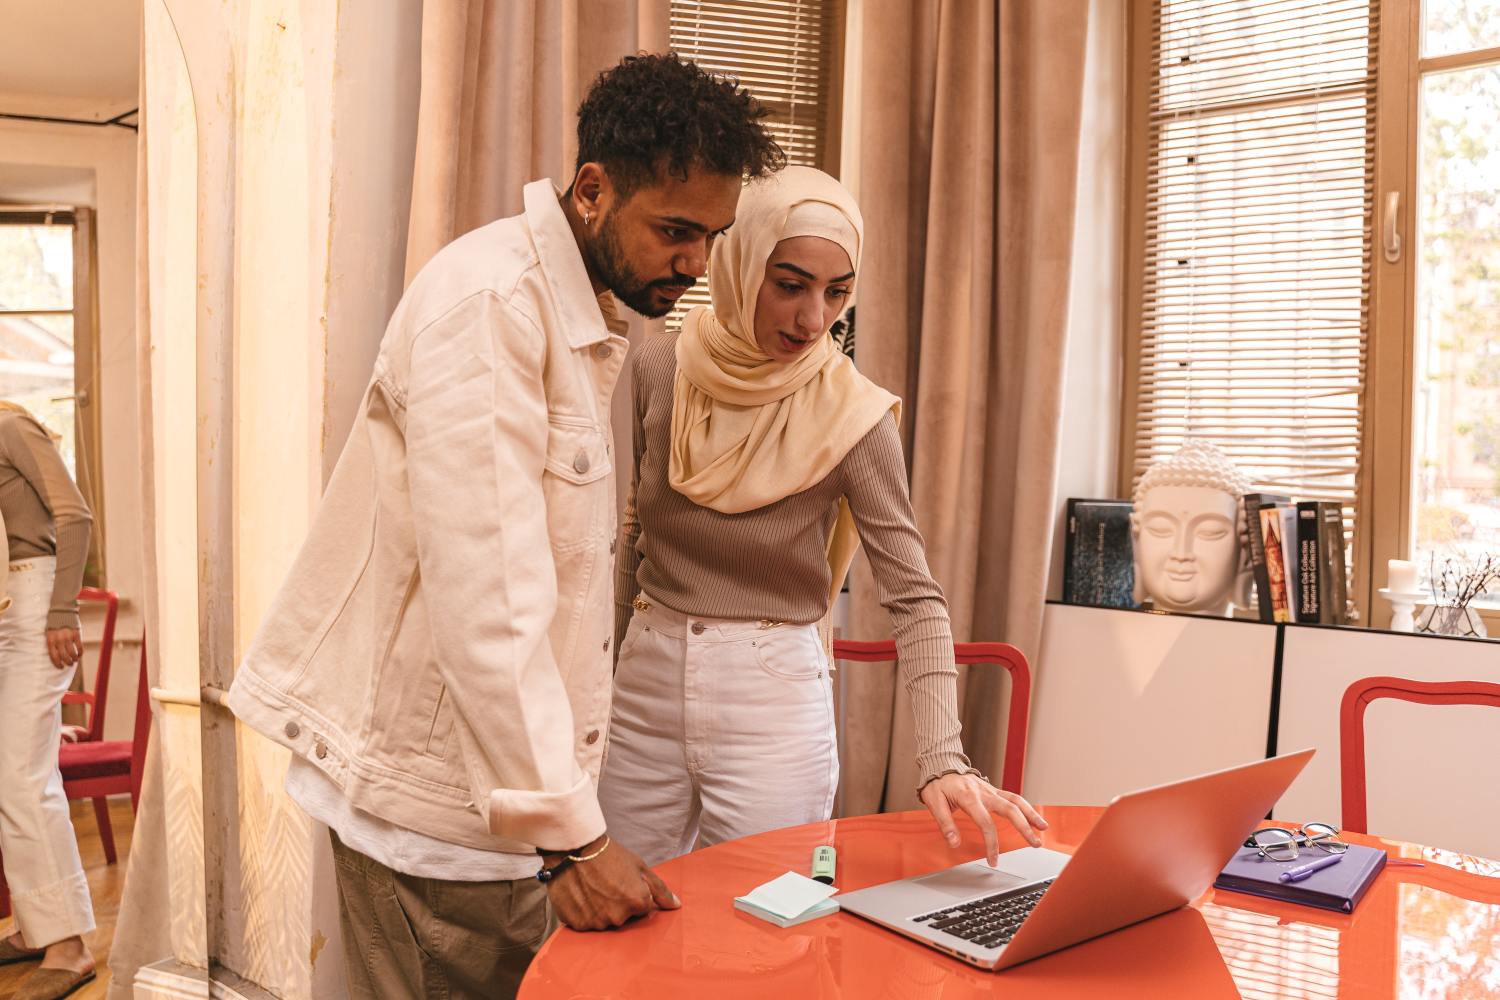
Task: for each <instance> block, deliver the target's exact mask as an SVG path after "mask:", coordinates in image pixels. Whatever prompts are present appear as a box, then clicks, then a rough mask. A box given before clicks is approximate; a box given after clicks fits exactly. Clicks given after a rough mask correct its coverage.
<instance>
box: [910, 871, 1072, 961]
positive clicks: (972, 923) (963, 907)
mask: <svg viewBox="0 0 1500 1000" xmlns="http://www.w3.org/2000/svg"><path fill="white" fill-rule="evenodd" d="M1050 885H1052V879H1048V880H1047V881H1045V882H1043V883H1041V884H1040V885H1038V886H1037V887H1036V888H1035V889H1029V890H1027V891H1026V892H1021V893H996V894H995V895H993V896H985V897H983V898H981V899H971V900H969V902H967V903H960V904H959V905H957V906H950V907H948V908H947V909H946V910H934V911H933V912H931V913H924V914H922V915H921V916H919V917H912V920H914V921H916V922H917V923H919V924H926V925H927V926H928V927H931V928H932V929H933V930H935V931H942V932H943V933H944V934H951V935H953V936H954V937H956V938H962V939H963V940H965V941H968V942H970V943H972V944H977V945H979V946H980V947H981V948H998V947H1000V946H1001V945H1002V944H1006V943H1008V942H1009V941H1010V939H1011V938H1013V937H1015V936H1016V931H1018V930H1020V928H1021V922H1022V921H1023V920H1025V919H1026V918H1027V917H1028V916H1030V915H1031V911H1032V910H1034V909H1036V904H1037V903H1040V902H1041V901H1042V893H1044V892H1046V891H1047V888H1048V887H1049V886H1050Z"/></svg>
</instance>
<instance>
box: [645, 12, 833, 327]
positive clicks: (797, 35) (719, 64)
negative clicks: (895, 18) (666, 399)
mask: <svg viewBox="0 0 1500 1000" xmlns="http://www.w3.org/2000/svg"><path fill="white" fill-rule="evenodd" d="M842 13H843V11H842V3H841V2H840V0H671V10H670V18H671V21H670V31H671V35H670V39H671V42H670V44H671V47H672V50H673V51H675V52H677V53H678V54H679V55H681V56H682V57H683V58H685V59H691V60H693V61H694V62H696V63H697V64H698V65H699V66H701V67H703V68H704V69H706V70H708V71H709V72H712V73H724V74H727V75H729V76H733V77H735V78H737V79H738V80H739V82H740V84H741V85H742V86H744V87H746V88H747V89H748V90H749V91H750V92H751V93H752V94H754V95H755V97H756V99H757V100H759V101H760V102H761V103H762V104H764V105H766V106H767V107H768V108H770V110H771V115H770V117H769V118H768V119H767V120H766V121H767V125H768V127H769V128H770V130H771V133H772V134H773V135H774V136H775V137H776V141H777V142H778V143H780V144H781V148H782V149H783V150H785V151H786V155H787V162H788V163H793V164H800V165H803V166H810V167H818V168H819V169H822V170H829V169H831V168H832V166H833V161H834V158H835V156H836V146H837V142H838V130H837V122H838V117H837V116H838V107H839V102H838V95H839V82H840V81H839V79H838V75H839V73H841V67H840V57H841V53H842V48H843V44H842V43H843V38H842V32H843V26H842ZM708 301H709V298H708V286H707V283H706V282H699V284H698V285H697V286H696V287H694V288H693V289H692V290H691V291H689V292H688V293H687V294H686V295H684V296H683V297H682V298H681V299H680V300H678V303H677V308H676V309H674V310H673V311H672V313H671V315H670V316H669V317H668V319H667V324H668V326H672V327H675V326H677V325H679V324H680V323H681V322H682V317H683V315H684V314H686V312H687V311H688V310H689V309H691V308H692V307H694V306H697V305H707V304H708Z"/></svg>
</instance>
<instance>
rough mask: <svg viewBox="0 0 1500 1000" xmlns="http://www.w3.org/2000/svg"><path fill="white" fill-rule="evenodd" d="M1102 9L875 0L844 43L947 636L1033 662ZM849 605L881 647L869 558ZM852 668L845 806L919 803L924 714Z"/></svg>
mask: <svg viewBox="0 0 1500 1000" xmlns="http://www.w3.org/2000/svg"><path fill="white" fill-rule="evenodd" d="M1089 11H1090V3H1089V0H1049V2H1047V3H1036V2H1034V0H998V2H970V0H942V2H931V3H927V2H910V0H867V2H866V3H865V4H864V9H863V12H862V19H861V21H860V23H859V24H858V25H857V26H856V28H855V30H856V31H857V32H858V36H857V37H856V38H853V39H851V52H852V53H857V55H855V58H857V59H858V65H859V80H860V83H859V93H858V95H857V102H858V106H859V107H860V108H863V109H868V111H867V113H862V114H859V115H858V119H859V120H858V122H857V124H856V128H857V130H858V131H857V135H856V138H855V139H854V150H853V153H854V156H853V157H852V158H853V160H854V162H853V164H851V166H852V167H853V170H852V171H851V172H852V173H853V176H852V177H851V178H850V179H851V181H852V183H853V184H854V185H855V187H856V189H857V191H858V195H859V200H860V204H861V206H862V209H863V211H864V213H865V225H866V231H867V234H868V240H869V245H870V249H869V251H868V252H867V253H866V254H865V260H866V261H867V264H866V266H865V272H864V274H862V275H861V278H860V288H861V291H860V303H859V314H858V315H859V337H858V344H859V347H858V350H859V364H860V368H861V369H862V370H863V371H864V372H865V373H867V374H868V375H870V376H871V377H872V378H874V379H875V380H876V381H877V382H879V383H881V384H882V385H885V386H886V387H887V388H889V389H891V390H892V391H894V392H897V393H900V394H901V395H902V396H903V397H904V398H905V400H906V411H905V412H906V418H905V420H904V428H903V430H904V433H905V435H906V446H907V457H908V462H909V464H910V467H911V483H912V500H913V504H914V506H915V508H916V512H917V521H918V524H919V526H920V528H921V530H922V533H923V536H924V537H925V539H926V542H927V553H928V559H929V561H930V563H931V566H932V570H933V573H934V575H935V576H936V577H937V580H938V582H939V583H940V584H941V585H942V587H943V590H944V592H945V593H946V595H947V597H948V603H949V607H950V609H951V612H952V616H953V631H954V638H955V639H956V640H957V641H967V640H1003V641H1007V642H1011V643H1014V644H1015V645H1017V646H1019V647H1020V648H1021V649H1022V650H1023V651H1024V652H1025V653H1026V654H1027V656H1028V657H1029V658H1030V659H1031V661H1032V663H1033V666H1035V662H1036V656H1037V651H1038V647H1039V639H1040V634H1041V623H1042V610H1043V602H1044V594H1045V589H1046V576H1047V570H1048V563H1049V554H1050V550H1051V540H1052V528H1053V520H1054V518H1053V508H1054V505H1055V497H1054V493H1055V491H1056V479H1057V466H1058V431H1059V426H1060V420H1061V402H1062V380H1063V359H1064V347H1065V341H1066V327H1067V315H1066V314H1067V308H1066V305H1067V301H1068V297H1069V282H1070V273H1069V272H1070V268H1069V257H1070V251H1071V244H1072V238H1073V235H1072V234H1073V215H1074V204H1075V199H1076V181H1077V177H1078V166H1079V164H1078V158H1079V148H1080V122H1081V115H1082V104H1083V92H1084V78H1085V63H1086V59H1085V51H1086V43H1087V40H1088V31H1089V23H1090V18H1089ZM886 109H890V111H889V113H887V110H886ZM868 112H878V113H868ZM851 597H852V602H851V608H850V611H851V616H850V634H851V636H854V637H859V638H876V637H878V636H882V635H888V634H889V627H890V626H889V620H888V618H887V615H886V613H885V611H884V610H883V609H882V608H881V607H880V606H879V603H878V600H877V597H876V590H875V586H874V584H873V581H872V580H871V577H870V574H869V571H868V568H867V567H866V566H864V565H863V564H862V565H861V566H860V567H859V568H857V569H856V572H855V574H854V577H853V581H852V584H851ZM845 669H846V675H845V677H844V681H843V685H844V686H843V695H844V705H843V711H844V715H845V718H846V719H847V720H849V722H848V725H847V727H846V732H845V739H846V752H845V757H844V765H845V771H844V790H843V799H842V811H843V812H844V813H845V814H859V813H865V812H872V811H876V810H878V809H881V808H885V809H900V808H912V807H914V806H915V805H916V802H917V800H916V795H915V785H916V769H915V766H914V760H913V757H914V750H913V741H912V734H911V710H910V707H909V705H908V703H907V700H906V697H905V695H904V694H902V693H900V692H899V691H898V685H897V683H896V679H895V675H894V672H892V671H889V670H882V669H880V668H878V667H871V668H866V667H862V666H860V665H851V666H849V667H846V668H845ZM960 669H961V670H965V669H966V668H960ZM995 673H996V671H995V670H994V668H984V667H978V668H967V676H962V675H961V677H960V698H961V712H962V715H963V722H964V744H965V748H966V749H967V751H968V752H969V754H970V756H971V757H972V758H973V760H974V763H975V765H976V766H977V767H979V768H981V769H982V770H984V771H985V772H986V773H988V774H989V775H990V776H991V777H992V778H994V779H995V780H996V781H997V782H998V780H999V771H1000V761H1001V757H1002V753H1003V746H1004V737H1005V732H1004V729H1005V714H1004V712H1005V706H1006V704H1007V699H1008V691H1009V683H1008V681H1005V680H1003V679H1002V678H1000V677H997V676H995Z"/></svg>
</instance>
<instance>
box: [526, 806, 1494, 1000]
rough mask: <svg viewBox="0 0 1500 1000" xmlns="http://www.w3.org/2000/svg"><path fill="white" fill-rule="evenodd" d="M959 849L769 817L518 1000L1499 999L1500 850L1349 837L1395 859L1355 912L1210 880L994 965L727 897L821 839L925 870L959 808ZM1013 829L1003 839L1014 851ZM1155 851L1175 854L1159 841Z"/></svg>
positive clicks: (546, 969) (847, 873) (966, 845)
mask: <svg viewBox="0 0 1500 1000" xmlns="http://www.w3.org/2000/svg"><path fill="white" fill-rule="evenodd" d="M1102 812H1103V809H1102V808H1098V807H1092V806H1051V807H1044V808H1043V809H1042V813H1043V815H1045V816H1046V818H1047V821H1048V822H1049V823H1050V824H1051V828H1050V829H1049V830H1048V831H1047V832H1046V834H1044V836H1043V840H1044V844H1045V846H1047V847H1051V848H1053V849H1055V850H1059V851H1064V852H1068V853H1071V852H1072V851H1073V850H1075V849H1076V848H1077V846H1078V845H1079V844H1080V843H1081V842H1082V841H1083V838H1084V837H1085V836H1086V835H1087V834H1088V832H1089V830H1090V829H1091V828H1092V827H1093V825H1094V823H1095V821H1096V820H1097V819H1098V817H1099V815H1100V814H1101V813H1102ZM962 829H963V831H964V842H963V844H962V845H961V846H960V847H958V848H955V849H951V850H950V849H949V848H948V847H947V845H946V844H944V843H943V842H942V840H941V838H940V837H939V836H938V834H937V831H936V826H935V824H934V823H933V821H932V818H931V817H930V816H929V815H928V814H927V813H925V812H905V813H885V814H881V815H875V816H860V817H854V818H849V819H838V820H830V821H828V822H826V823H812V824H808V825H807V826H798V827H790V828H788V829H785V830H775V831H772V832H770V833H764V834H760V835H759V836H755V837H746V838H745V839H743V840H737V841H731V842H729V843H726V844H720V845H718V846H716V847H710V848H707V849H705V850H701V851H695V852H694V853H692V854H689V855H686V856H685V857H681V858H676V859H674V860H672V861H669V862H667V863H665V864H663V865H661V866H660V867H659V868H658V869H657V871H658V872H660V873H661V876H662V878H663V879H665V880H666V882H667V884H668V885H670V886H671V887H672V888H673V889H674V890H675V891H676V892H677V894H678V896H680V897H681V899H682V909H680V910H677V911H673V912H659V913H654V914H652V915H651V916H649V917H647V918H645V919H642V920H639V921H636V922H635V923H632V924H629V925H627V926H625V927H623V928H621V929H619V930H614V931H609V932H604V933H590V934H584V933H578V932H576V931H570V930H567V929H563V930H561V931H559V932H558V933H557V934H555V935H553V937H552V939H551V940H550V941H548V942H547V943H546V945H544V946H543V948H542V950H541V952H540V953H539V954H538V955H537V957H536V960H535V962H533V963H532V966H531V969H530V971H529V972H528V973H527V975H526V980H525V982H524V983H523V984H522V986H521V992H520V996H521V998H522V1000H551V998H564V997H566V998H569V1000H585V998H588V1000H592V998H604V997H611V998H641V1000H646V998H650V1000H668V998H673V997H692V998H694V1000H703V998H708V1000H738V998H752V997H753V998H757V1000H762V998H772V1000H804V998H825V997H826V998H834V997H850V998H854V997H858V998H860V1000H867V998H890V1000H907V998H910V1000H939V998H941V1000H960V998H965V997H980V996H986V997H987V996H1001V995H1003V996H1006V997H1026V996H1039V997H1040V996H1046V997H1049V998H1054V1000H1056V998H1062V997H1089V998H1097V997H1111V998H1121V997H1151V998H1154V1000H1157V998H1162V997H1172V998H1176V997H1192V998H1195V1000H1196V998H1207V997H1240V996H1249V997H1359V998H1367V997H1397V996H1408V995H1410V996H1442V997H1446V998H1464V997H1473V998H1475V1000H1478V998H1481V997H1495V996H1500V862H1494V861H1487V860H1484V859H1481V858H1472V857H1466V856H1463V855H1457V854H1453V853H1451V852H1447V851H1442V850H1438V849H1435V848H1428V847H1422V846H1419V845H1415V844H1406V843H1400V842H1396V841H1388V840H1382V839H1381V838H1378V837H1368V836H1361V835H1356V834H1350V835H1349V839H1350V840H1352V841H1354V842H1356V843H1362V844H1370V845H1373V846H1377V847H1384V848H1385V849H1386V851H1387V852H1388V853H1389V855H1390V857H1391V859H1392V860H1400V859H1410V860H1413V861H1418V862H1421V866H1420V867H1416V866H1412V867H1407V866H1388V867H1387V868H1386V869H1385V871H1384V872H1382V873H1381V875H1380V876H1379V877H1378V880H1377V881H1376V883H1375V885H1374V886H1372V887H1371V889H1370V891H1369V892H1368V893H1367V894H1366V895H1365V898H1364V899H1363V900H1362V901H1361V902H1360V904H1359V906H1358V907H1357V908H1356V910H1355V912H1354V913H1353V914H1352V915H1348V916H1345V915H1341V914H1337V913H1331V912H1327V911H1323V910H1316V909H1311V908H1308V907H1304V906H1294V905H1292V904H1287V903H1276V902H1273V901H1271V900H1265V899H1260V898H1257V897H1254V896H1246V895H1243V894H1240V893H1232V892H1222V891H1217V890H1213V889H1210V890H1208V891H1207V892H1205V893H1204V894H1203V896H1202V897H1201V898H1199V899H1198V900H1196V901H1195V902H1194V903H1193V904H1192V905H1191V906H1189V907H1186V908H1184V909H1181V910H1178V911H1176V912H1174V913H1170V914H1167V915H1165V916H1161V917H1157V918H1156V919H1154V920H1148V921H1145V922H1144V923H1140V924H1136V925H1134V926H1133V927H1128V928H1125V929H1124V930H1120V931H1116V932H1115V933H1113V934H1107V935H1105V936H1104V937H1101V938H1096V939H1094V940H1092V941H1088V942H1085V943H1083V944H1080V945H1076V946H1075V947H1072V948H1067V949H1064V950H1063V951H1060V952H1056V953H1054V954H1052V955H1048V956H1045V957H1043V958H1039V959H1037V960H1035V961H1033V962H1028V963H1026V964H1024V965H1019V966H1016V967H1015V968H1012V969H1008V970H1006V971H1004V972H1000V973H991V972H984V971H981V970H979V969H975V968H972V967H970V966H967V965H964V964H963V963H962V962H959V961H958V960H957V959H953V958H949V957H948V956H946V955H943V954H941V953H939V952H937V951H935V950H933V949H930V948H927V947H924V946H922V945H920V944H917V943H916V942H914V941H910V940H907V939H906V938H903V937H901V936H900V935H897V934H894V933H891V932H890V931H887V930H885V929H883V928H881V927H877V926H876V925H874V924H871V923H869V922H867V921H864V920H861V919H860V918H858V917H855V916H853V915H851V914H847V913H837V914H834V915H833V916H830V917H824V918H822V919H819V920H813V921H809V922H808V923H805V924H800V925H798V926H796V927H791V928H785V929H783V928H780V927H776V926H774V925H772V924H768V923H766V922H764V921H762V920H759V919H757V918H755V917H752V916H750V915H748V914H746V913H742V912H740V911H739V910H736V909H734V907H733V900H734V897H735V896H739V895H743V894H744V893H746V892H748V891H750V890H751V889H753V888H754V887H755V886H757V885H760V884H761V883H762V882H766V881H769V880H770V879H772V878H775V877H776V876H778V875H780V874H782V873H783V872H786V871H796V872H802V873H804V874H805V873H806V872H807V869H808V865H809V862H810V861H811V858H812V851H813V848H814V847H816V846H818V845H819V844H829V843H831V844H833V845H834V847H836V848H837V850H838V879H837V884H838V886H839V888H840V889H861V888H864V887H865V886H869V885H875V884H877V883H880V882H886V881H890V880H892V879H897V878H904V877H907V876H910V875H920V874H923V873H926V872H930V871H936V870H938V869H941V868H945V867H948V866H950V865H953V864H957V863H959V862H962V861H967V860H971V859H973V858H975V857H979V856H982V855H983V853H984V845H983V841H982V840H981V839H980V837H979V834H978V831H977V830H976V829H975V828H974V827H973V826H972V825H971V824H968V823H967V821H965V824H964V826H963V827H962ZM1022 846H1024V844H1023V843H1022V841H1021V838H1020V835H1019V834H1017V833H1015V832H1014V831H1011V830H1008V829H1007V830H1006V831H1005V834H1004V835H1003V836H1002V841H1001V850H1011V849H1013V848H1016V847H1022ZM1154 849H1157V850H1163V851H1169V850H1171V838H1170V837H1164V838H1163V840H1162V842H1161V844H1159V845H1156V846H1155V848H1154Z"/></svg>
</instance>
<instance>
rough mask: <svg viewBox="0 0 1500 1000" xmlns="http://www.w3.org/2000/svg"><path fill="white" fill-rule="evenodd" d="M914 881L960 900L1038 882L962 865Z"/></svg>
mask: <svg viewBox="0 0 1500 1000" xmlns="http://www.w3.org/2000/svg"><path fill="white" fill-rule="evenodd" d="M912 881H913V882H915V883H916V884H917V885H920V886H922V887H923V888H925V889H936V890H937V891H938V892H941V893H943V894H944V895H947V896H953V897H955V898H959V897H966V896H977V895H979V894H980V893H994V892H1005V891H1006V890H1007V889H1014V888H1017V887H1019V886H1023V885H1025V884H1026V883H1028V882H1034V881H1036V880H1035V879H1030V878H1022V877H1020V876H1019V875H1012V874H1010V873H1009V872H1002V871H998V870H996V869H994V868H991V867H989V866H988V865H983V866H976V865H962V866H960V867H958V868H950V869H948V870H947V871H945V872H938V873H937V874H935V875H926V876H924V877H922V878H919V879H913V880H912Z"/></svg>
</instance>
